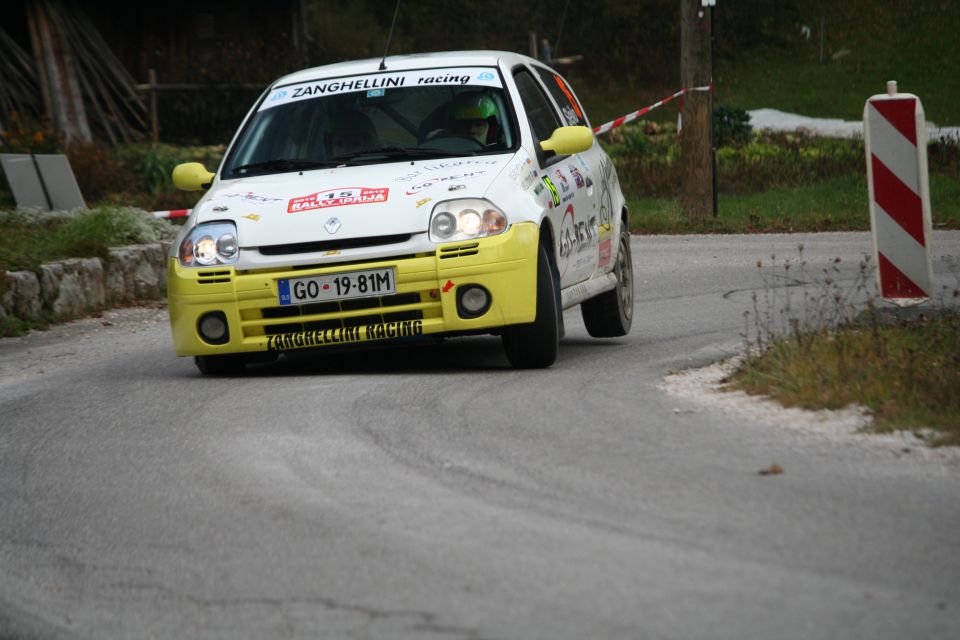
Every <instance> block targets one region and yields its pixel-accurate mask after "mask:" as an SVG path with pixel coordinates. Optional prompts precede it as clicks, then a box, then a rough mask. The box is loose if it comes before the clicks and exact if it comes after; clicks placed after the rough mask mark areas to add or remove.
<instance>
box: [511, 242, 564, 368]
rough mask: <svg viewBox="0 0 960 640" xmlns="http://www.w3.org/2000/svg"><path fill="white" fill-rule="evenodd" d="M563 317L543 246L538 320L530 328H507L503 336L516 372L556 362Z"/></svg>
mask: <svg viewBox="0 0 960 640" xmlns="http://www.w3.org/2000/svg"><path fill="white" fill-rule="evenodd" d="M559 316H560V309H559V308H558V306H557V295H556V291H555V286H554V279H553V274H552V273H551V269H550V258H548V257H547V251H546V249H545V248H544V246H543V245H542V244H541V245H540V248H539V250H538V253H537V317H536V319H535V320H534V321H533V322H531V323H530V324H518V325H514V326H511V327H507V328H505V329H504V330H503V334H502V336H501V341H502V342H503V350H504V352H506V354H507V360H509V361H510V364H511V365H512V366H513V367H514V368H515V369H542V368H544V367H549V366H550V365H552V364H553V363H554V362H556V360H557V350H558V344H559V341H560V332H559V328H560V322H559Z"/></svg>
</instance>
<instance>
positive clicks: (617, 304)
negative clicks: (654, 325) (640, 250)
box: [580, 225, 633, 338]
mask: <svg viewBox="0 0 960 640" xmlns="http://www.w3.org/2000/svg"><path fill="white" fill-rule="evenodd" d="M614 273H615V274H616V276H617V286H616V287H614V288H613V289H612V290H610V291H604V292H603V293H601V294H600V295H598V296H596V297H595V298H591V299H590V300H586V301H584V302H583V303H582V304H581V305H580V314H581V315H582V316H583V324H584V325H586V327H587V333H589V334H590V335H591V336H593V337H594V338H616V337H618V336H625V335H627V334H628V333H630V325H631V324H633V256H632V254H631V253H630V232H629V231H627V228H626V225H624V226H623V227H622V228H621V229H620V242H619V246H618V247H617V263H616V266H615V267H614Z"/></svg>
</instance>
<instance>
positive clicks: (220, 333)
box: [197, 311, 230, 344]
mask: <svg viewBox="0 0 960 640" xmlns="http://www.w3.org/2000/svg"><path fill="white" fill-rule="evenodd" d="M197 330H198V331H199V332H200V337H201V338H203V340H204V342H207V343H209V344H224V343H225V342H228V341H229V340H230V331H229V330H228V328H227V317H226V316H225V315H223V312H222V311H211V312H210V313H205V314H203V315H202V316H201V317H200V322H198V323H197Z"/></svg>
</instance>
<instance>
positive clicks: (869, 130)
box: [863, 81, 933, 306]
mask: <svg viewBox="0 0 960 640" xmlns="http://www.w3.org/2000/svg"><path fill="white" fill-rule="evenodd" d="M863 127H864V139H865V141H866V155H867V189H868V190H869V194H870V226H871V229H872V230H873V247H874V258H875V260H876V264H877V279H878V283H879V287H880V295H881V296H882V297H883V299H884V300H887V301H889V302H892V303H894V304H897V305H900V306H909V305H914V304H919V303H921V302H923V301H924V300H927V299H928V298H930V296H931V294H932V293H933V269H932V265H931V263H930V238H931V236H932V223H931V215H930V186H929V179H928V177H927V128H926V121H925V119H924V115H923V106H922V105H921V104H920V99H919V98H918V97H917V96H915V95H913V94H910V93H897V83H896V81H890V82H888V83H887V93H886V94H880V95H875V96H873V97H871V98H870V99H869V100H867V103H866V105H864V108H863Z"/></svg>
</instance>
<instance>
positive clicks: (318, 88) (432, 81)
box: [259, 67, 503, 111]
mask: <svg viewBox="0 0 960 640" xmlns="http://www.w3.org/2000/svg"><path fill="white" fill-rule="evenodd" d="M437 85H480V86H484V87H502V86H503V84H502V83H501V82H500V76H499V74H496V73H493V72H492V71H491V70H490V69H488V68H486V67H448V68H445V69H414V70H411V71H386V72H383V73H369V74H365V75H360V76H350V77H347V78H323V79H317V80H310V81H308V82H298V83H297V84H292V85H289V86H286V87H282V88H277V89H274V90H273V91H271V92H270V95H269V96H267V99H266V100H264V101H263V103H261V105H260V108H259V111H264V110H266V109H272V108H273V107H276V106H279V105H282V104H289V103H291V102H297V101H300V100H309V99H311V98H318V97H321V96H328V95H338V94H342V93H351V92H355V91H364V92H366V95H367V96H369V97H377V96H380V95H383V93H382V92H384V91H385V90H386V89H392V88H397V87H417V86H437ZM372 92H381V93H372Z"/></svg>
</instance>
